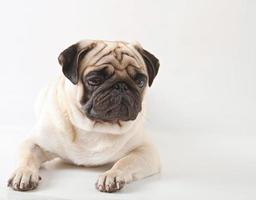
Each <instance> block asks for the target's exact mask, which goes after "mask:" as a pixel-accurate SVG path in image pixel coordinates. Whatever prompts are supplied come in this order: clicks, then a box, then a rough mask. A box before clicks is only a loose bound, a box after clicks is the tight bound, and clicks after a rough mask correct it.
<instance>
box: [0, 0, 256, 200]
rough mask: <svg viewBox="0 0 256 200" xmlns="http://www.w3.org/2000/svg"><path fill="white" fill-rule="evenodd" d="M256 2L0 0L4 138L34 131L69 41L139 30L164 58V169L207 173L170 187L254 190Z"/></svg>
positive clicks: (160, 135)
mask: <svg viewBox="0 0 256 200" xmlns="http://www.w3.org/2000/svg"><path fill="white" fill-rule="evenodd" d="M255 10H256V1H254V0H247V1H246V0H244V1H243V0H193V1H191V0H170V1H168V0H165V1H164V0H154V1H153V0H129V1H128V0H126V1H123V0H101V1H100V0H91V1H89V0H77V1H64V0H59V1H57V0H56V1H53V0H44V1H33V0H27V1H18V0H17V1H12V0H10V1H1V5H0V25H1V29H0V35H1V37H0V45H1V46H0V57H1V62H0V63H1V66H0V69H1V71H0V73H1V78H0V91H1V98H0V127H1V129H2V131H1V132H0V137H1V140H0V146H2V148H3V151H6V149H7V147H8V148H9V146H10V145H13V144H8V145H7V144H6V142H5V141H6V138H9V140H10V141H12V142H13V140H15V138H17V141H19V140H22V138H23V136H24V135H26V134H27V133H28V131H29V129H30V127H31V125H32V124H33V123H34V121H35V119H34V114H33V103H34V101H35V98H36V95H37V93H38V91H39V90H40V88H41V87H43V86H44V85H45V84H46V83H47V81H48V80H50V79H52V78H54V77H56V75H58V74H59V73H61V67H60V66H59V65H58V63H57V57H58V55H59V53H60V52H61V51H62V50H64V49H65V48H66V47H68V46H69V45H71V44H73V43H75V42H77V41H78V40H81V39H107V40H126V41H134V40H136V41H139V42H140V43H141V44H142V45H143V46H144V48H145V49H147V50H149V51H150V52H152V53H153V54H155V55H156V56H157V57H158V58H159V59H160V63H161V66H160V70H159V75H158V76H157V78H156V79H155V81H154V83H153V86H152V88H151V89H150V90H149V95H148V97H149V98H148V99H149V106H148V107H149V115H148V117H147V122H146V125H147V127H148V129H150V130H151V132H152V137H154V138H155V140H156V143H157V144H158V147H159V149H160V152H161V153H162V160H163V163H165V162H166V165H165V166H164V172H166V174H170V173H172V176H171V178H170V179H168V181H170V180H173V179H172V178H173V176H174V177H175V178H176V179H175V180H177V177H176V176H178V175H177V173H178V174H182V176H181V177H183V175H184V176H185V177H186V175H188V176H191V174H194V176H195V177H203V178H202V179H203V180H204V181H205V182H202V185H201V186H198V188H197V189H198V193H193V192H192V193H187V196H184V191H189V189H191V187H192V186H194V185H195V184H194V183H192V184H191V187H189V185H186V184H188V183H189V182H186V181H185V182H184V184H185V185H182V184H181V185H179V184H180V182H178V186H177V184H175V183H171V182H168V184H169V185H170V184H171V186H172V187H174V188H175V187H179V186H181V188H182V186H184V190H182V189H181V191H180V193H177V192H176V193H168V195H169V196H168V195H167V194H166V195H167V196H168V197H171V196H172V197H176V198H177V197H184V198H185V197H186V198H190V199H191V197H195V198H196V199H198V198H199V197H200V195H201V196H203V197H204V198H206V196H204V195H203V194H208V192H207V191H208V190H207V189H205V188H204V187H203V186H205V185H207V183H209V182H211V183H212V184H213V185H214V184H215V186H212V185H209V188H214V187H216V188H218V189H220V188H219V187H221V189H220V190H218V189H216V190H213V191H211V195H213V194H215V195H217V197H218V199H220V197H221V196H222V197H223V198H224V196H225V195H224V196H223V194H222V193H221V192H223V191H226V192H227V193H225V194H227V195H229V194H230V195H231V196H232V194H233V195H234V196H232V198H233V199H234V197H235V198H240V197H241V199H246V198H248V199H253V198H252V197H253V195H255V194H254V192H253V190H250V188H253V187H254V186H256V183H255V181H254V178H255V177H256V174H255V170H256V159H255V154H256V142H255V137H254V136H255V132H256V126H255V119H256V114H255V113H256V103H255V102H256V56H255V54H256V39H255V38H256V21H255V20H256V12H255ZM153 130H154V131H153ZM14 132H15V133H16V135H17V133H18V136H16V135H15V134H14ZM12 133H13V134H14V135H13V136H12V135H10V134H12ZM15 144H16V143H15ZM166 152H167V154H166V155H163V154H165V153H166ZM167 155H168V156H167ZM170 156H171V157H170ZM6 157H7V156H6ZM166 157H168V159H167V158H166ZM204 159H206V160H204ZM10 160H11V159H7V162H9V163H12V161H10ZM181 160H183V161H181ZM198 162H199V163H200V164H198ZM193 163H194V164H193ZM195 163H196V164H195ZM202 163H204V164H203V165H201V164H202ZM9 165H12V164H9ZM9 165H6V167H5V168H6V169H5V170H7V171H8V172H9V171H10V170H11V169H9V167H7V166H9ZM166 166H167V167H166ZM173 166H174V167H173ZM186 167H187V168H186ZM175 170H176V171H175ZM179 170H181V171H179ZM182 170H183V171H182ZM204 170H205V171H204ZM214 170H215V171H214ZM232 170H234V171H232ZM176 172H177V173H176ZM208 172H209V173H210V174H211V173H212V176H213V177H215V178H216V177H220V178H219V179H218V178H216V180H219V182H218V181H217V182H216V180H215V179H214V180H215V181H212V179H211V178H210V177H209V174H208ZM244 173H245V174H244ZM166 174H165V173H163V176H165V175H166ZM200 174H201V175H200ZM234 174H235V175H234ZM215 175H216V176H215ZM236 175H237V176H236ZM225 176H227V177H226V178H225ZM178 177H179V176H178ZM223 177H224V178H223ZM221 178H223V180H222V179H221ZM178 180H179V179H178ZM181 180H185V179H181ZM193 180H194V181H198V180H201V179H200V178H199V179H196V178H195V179H193ZM225 180H226V181H227V182H225ZM223 181H224V182H225V184H226V185H225V184H224V185H225V187H226V188H225V187H224V186H223V189H222V185H221V183H223ZM2 182H3V181H2ZM158 182H160V183H161V179H160V180H158ZM239 184H241V185H239ZM56 187H57V186H56ZM152 187H154V186H153V184H152ZM159 187H160V186H159ZM162 187H163V188H165V189H164V191H165V192H166V191H167V190H168V192H170V191H169V187H167V185H165V186H162ZM228 188H229V189H228ZM239 188H240V189H241V190H242V191H240V190H239ZM243 188H244V189H243ZM200 189H201V190H202V192H201V193H200V192H199V191H200ZM140 190H141V192H142V193H143V188H141V189H140ZM149 190H151V189H149ZM159 190H161V189H159ZM74 191H75V190H74ZM147 191H148V190H147ZM178 191H179V190H178ZM191 191H192V189H191ZM195 191H197V190H195ZM95 192H96V191H95ZM234 192H237V193H234ZM53 194H54V192H53ZM190 194H191V195H190ZM218 195H219V196H218ZM243 195H247V196H243ZM231 196H230V197H231ZM212 197H215V196H214V195H213V196H212ZM245 197H246V198H245ZM178 199H179V198H178ZM208 199H209V198H208ZM224 199H225V198H224Z"/></svg>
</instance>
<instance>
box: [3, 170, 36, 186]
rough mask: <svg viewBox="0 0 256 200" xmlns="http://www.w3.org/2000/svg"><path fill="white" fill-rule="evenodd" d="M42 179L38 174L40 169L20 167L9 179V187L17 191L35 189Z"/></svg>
mask: <svg viewBox="0 0 256 200" xmlns="http://www.w3.org/2000/svg"><path fill="white" fill-rule="evenodd" d="M40 180H41V177H40V176H39V175H38V171H33V170H31V169H29V168H18V169H17V170H16V171H15V172H14V174H13V175H12V176H11V178H10V179H9V180H8V187H11V188H12V189H13V190H16V191H28V190H34V189H35V188H36V187H37V186H38V183H39V181H40Z"/></svg>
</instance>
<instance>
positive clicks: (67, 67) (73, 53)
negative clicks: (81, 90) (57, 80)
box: [58, 43, 95, 84]
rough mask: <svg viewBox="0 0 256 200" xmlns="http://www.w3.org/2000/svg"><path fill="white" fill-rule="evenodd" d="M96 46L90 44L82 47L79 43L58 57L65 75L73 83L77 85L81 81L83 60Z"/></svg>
mask: <svg viewBox="0 0 256 200" xmlns="http://www.w3.org/2000/svg"><path fill="white" fill-rule="evenodd" d="M94 46H95V44H90V45H87V46H85V47H82V48H81V47H80V46H79V43H76V44H73V45H72V46H70V47H68V48H67V49H65V50H64V51H63V52H62V53H61V54H60V55H59V57H58V61H59V63H60V65H61V66H62V72H63V74H64V75H65V76H66V77H67V78H68V79H69V80H70V81H71V82H72V83H73V84H77V83H78V80H79V63H80V61H81V59H82V58H83V57H84V56H85V55H86V54H87V53H88V52H89V51H90V50H91V49H92V48H93V47H94Z"/></svg>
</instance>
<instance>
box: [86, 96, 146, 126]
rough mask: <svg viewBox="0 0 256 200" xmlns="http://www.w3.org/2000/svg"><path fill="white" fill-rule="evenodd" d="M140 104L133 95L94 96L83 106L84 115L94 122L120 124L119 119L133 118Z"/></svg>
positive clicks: (129, 119) (138, 110) (139, 108)
mask: <svg viewBox="0 0 256 200" xmlns="http://www.w3.org/2000/svg"><path fill="white" fill-rule="evenodd" d="M140 110H141V105H140V103H139V102H138V101H136V100H135V98H134V97H133V96H129V95H111V94H110V95H109V96H108V97H105V98H102V97H101V96H99V97H95V98H94V99H93V100H91V101H89V102H88V103H87V106H86V107H85V114H86V116H87V117H88V118H89V119H91V120H93V121H96V122H101V123H103V122H107V123H117V124H120V122H121V121H131V120H135V119H136V117H137V115H138V113H139V112H140Z"/></svg>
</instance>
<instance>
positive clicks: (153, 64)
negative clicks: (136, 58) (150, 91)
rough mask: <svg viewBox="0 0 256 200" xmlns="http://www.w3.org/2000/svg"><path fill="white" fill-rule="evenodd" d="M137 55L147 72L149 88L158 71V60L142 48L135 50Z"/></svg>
mask: <svg viewBox="0 0 256 200" xmlns="http://www.w3.org/2000/svg"><path fill="white" fill-rule="evenodd" d="M137 50H138V51H139V53H140V54H141V56H142V58H143V60H144V62H145V64H146V67H147V71H148V85H149V86H151V85H152V83H153V80H154V79H155V77H156V75H157V73H158V69H159V66H160V63H159V60H158V59H157V58H156V57H155V56H154V55H153V54H151V53H149V52H148V51H147V50H145V49H143V48H137Z"/></svg>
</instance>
